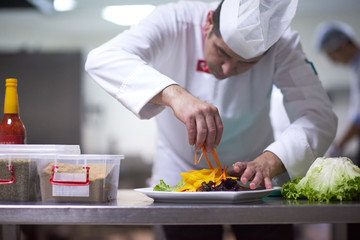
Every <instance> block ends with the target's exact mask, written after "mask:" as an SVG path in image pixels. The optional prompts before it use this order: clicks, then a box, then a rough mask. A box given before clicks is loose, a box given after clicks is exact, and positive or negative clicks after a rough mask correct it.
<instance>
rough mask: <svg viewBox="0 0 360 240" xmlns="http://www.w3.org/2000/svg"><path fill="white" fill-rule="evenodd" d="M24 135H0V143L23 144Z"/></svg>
mask: <svg viewBox="0 0 360 240" xmlns="http://www.w3.org/2000/svg"><path fill="white" fill-rule="evenodd" d="M24 141H25V137H24V136H21V135H10V136H0V144H24V143H25V142H24Z"/></svg>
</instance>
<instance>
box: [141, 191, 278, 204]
mask: <svg viewBox="0 0 360 240" xmlns="http://www.w3.org/2000/svg"><path fill="white" fill-rule="evenodd" d="M280 189H281V187H274V188H273V189H261V190H245V191H236V192H230V191H229V192H163V191H153V189H152V188H136V189H134V190H135V191H137V192H141V193H143V194H145V195H146V196H148V197H150V198H152V199H154V201H155V202H177V203H189V202H191V203H239V202H251V201H259V200H261V199H262V198H264V197H267V196H269V195H270V194H271V193H272V192H274V191H276V190H280Z"/></svg>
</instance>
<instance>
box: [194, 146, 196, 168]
mask: <svg viewBox="0 0 360 240" xmlns="http://www.w3.org/2000/svg"><path fill="white" fill-rule="evenodd" d="M194 153H195V154H194V159H195V160H194V164H195V165H196V160H197V156H196V149H195V151H194Z"/></svg>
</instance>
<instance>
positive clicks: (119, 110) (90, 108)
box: [0, 0, 360, 239]
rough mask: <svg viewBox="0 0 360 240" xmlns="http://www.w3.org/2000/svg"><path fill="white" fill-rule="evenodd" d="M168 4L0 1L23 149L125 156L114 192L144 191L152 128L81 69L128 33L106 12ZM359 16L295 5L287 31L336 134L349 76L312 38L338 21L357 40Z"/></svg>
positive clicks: (1, 43)
mask: <svg viewBox="0 0 360 240" xmlns="http://www.w3.org/2000/svg"><path fill="white" fill-rule="evenodd" d="M203 1H205V2H210V1H209V0H203ZM168 2H174V1H171V0H151V1H150V0H148V1H147V0H72V1H70V0H0V93H1V95H0V106H1V109H2V104H3V98H4V89H5V85H4V84H5V78H8V77H15V78H18V81H19V83H18V93H19V104H20V115H21V118H22V120H23V122H24V124H25V125H26V127H27V132H28V139H27V140H28V143H31V144H80V146H81V150H82V152H83V153H106V154H124V155H125V158H126V160H125V161H123V162H122V163H121V181H120V185H119V187H120V188H135V187H144V186H145V185H146V179H147V178H148V177H149V176H150V169H151V163H152V161H153V157H154V149H155V140H154V139H155V138H156V126H155V122H154V120H153V119H152V120H139V119H137V118H136V117H135V116H134V115H132V114H131V113H130V112H128V111H127V110H126V109H125V108H124V107H123V106H122V105H121V104H119V103H118V102H117V101H116V100H115V99H113V98H112V97H110V96H109V95H108V94H107V93H106V92H105V91H104V90H103V89H102V88H100V87H99V86H98V85H97V84H96V83H95V82H94V81H93V80H92V79H91V78H90V77H89V76H88V75H87V73H85V71H84V63H85V60H86V57H87V54H88V52H89V51H90V50H92V49H93V48H95V47H97V46H99V45H100V44H102V43H104V42H105V41H108V40H110V39H111V38H113V37H115V36H116V35H117V34H119V33H121V32H123V31H125V30H126V29H128V28H129V25H119V22H118V24H116V23H114V22H111V21H110V20H111V19H112V17H113V16H111V15H110V16H107V17H106V19H105V15H104V14H105V12H106V10H105V9H106V7H108V6H118V5H153V6H156V5H159V4H165V3H168ZM66 4H67V5H66ZM146 10H148V9H145V12H144V15H146ZM150 10H151V8H150ZM107 11H108V12H110V13H111V10H107ZM126 12H127V13H130V16H131V17H139V18H141V17H144V15H143V16H135V15H136V14H135V13H132V12H131V11H130V10H127V11H126ZM359 12H360V1H359V0H316V1H314V0H299V5H298V10H297V14H296V17H295V19H294V21H293V23H292V28H293V29H295V30H297V31H299V32H300V34H301V37H302V44H303V49H304V51H305V52H306V54H307V56H308V59H309V60H310V61H312V62H313V63H314V65H315V67H316V69H317V72H318V74H319V76H320V79H321V81H322V83H323V85H324V87H325V88H326V90H327V91H328V93H329V96H330V97H331V99H332V101H333V104H334V109H335V112H336V113H337V114H338V117H339V128H338V133H341V132H342V131H343V130H344V126H345V125H346V123H347V121H348V118H347V109H348V92H349V88H348V87H349V80H348V69H347V67H345V66H338V65H334V64H333V63H331V62H330V61H329V60H328V59H327V58H326V57H325V56H324V55H321V54H319V53H318V52H316V51H315V50H314V47H313V45H314V44H313V34H314V31H315V28H316V26H317V24H318V23H320V22H322V21H326V20H340V21H344V22H346V23H348V24H350V25H351V26H352V27H353V28H354V30H355V32H356V35H357V39H359V40H360V24H359V23H360V14H359ZM116 16H117V17H121V16H125V13H124V14H119V12H118V13H117V14H116ZM129 18H130V17H127V19H128V20H129ZM112 21H115V22H116V21H120V20H116V19H112ZM134 21H135V22H136V19H134ZM120 24H126V23H121V22H120ZM130 24H131V23H130ZM1 111H2V110H1ZM356 148H357V142H356V140H354V143H353V144H352V146H350V147H348V149H347V155H348V156H352V155H354V154H355V152H356ZM144 239H145V238H144ZM307 239H309V238H307ZM316 239H321V238H316Z"/></svg>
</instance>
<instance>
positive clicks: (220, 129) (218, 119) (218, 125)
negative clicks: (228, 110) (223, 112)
mask: <svg viewBox="0 0 360 240" xmlns="http://www.w3.org/2000/svg"><path fill="white" fill-rule="evenodd" d="M215 124H216V129H217V131H216V138H215V146H217V145H219V144H220V141H221V137H222V134H223V130H224V126H223V124H222V121H221V117H220V114H219V112H218V111H217V112H216V114H215Z"/></svg>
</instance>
